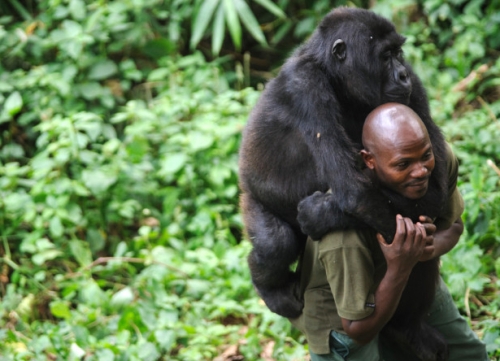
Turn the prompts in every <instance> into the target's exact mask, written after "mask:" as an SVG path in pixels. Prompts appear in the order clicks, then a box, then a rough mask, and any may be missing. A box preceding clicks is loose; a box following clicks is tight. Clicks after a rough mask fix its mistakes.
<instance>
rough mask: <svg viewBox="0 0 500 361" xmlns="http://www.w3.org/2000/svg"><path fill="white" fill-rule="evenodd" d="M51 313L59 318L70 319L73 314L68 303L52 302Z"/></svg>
mask: <svg viewBox="0 0 500 361" xmlns="http://www.w3.org/2000/svg"><path fill="white" fill-rule="evenodd" d="M50 312H51V313H52V314H53V315H54V316H55V317H59V318H64V319H69V318H70V317H71V312H70V310H69V305H68V302H67V301H61V300H58V301H52V302H51V303H50Z"/></svg>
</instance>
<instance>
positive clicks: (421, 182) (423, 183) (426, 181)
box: [406, 178, 429, 188]
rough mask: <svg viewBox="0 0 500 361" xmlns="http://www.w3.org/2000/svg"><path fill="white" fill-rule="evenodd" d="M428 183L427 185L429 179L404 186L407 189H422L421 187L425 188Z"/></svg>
mask: <svg viewBox="0 0 500 361" xmlns="http://www.w3.org/2000/svg"><path fill="white" fill-rule="evenodd" d="M428 183H429V178H425V179H422V180H418V181H413V182H410V183H408V184H407V185H406V186H407V187H414V188H422V187H425V186H427V184H428Z"/></svg>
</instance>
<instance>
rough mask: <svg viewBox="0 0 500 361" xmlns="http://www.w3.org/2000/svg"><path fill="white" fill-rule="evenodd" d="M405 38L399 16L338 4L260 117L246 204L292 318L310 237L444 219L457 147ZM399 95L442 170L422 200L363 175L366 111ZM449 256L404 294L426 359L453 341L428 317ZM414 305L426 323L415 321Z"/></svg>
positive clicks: (248, 162)
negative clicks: (449, 147)
mask: <svg viewBox="0 0 500 361" xmlns="http://www.w3.org/2000/svg"><path fill="white" fill-rule="evenodd" d="M404 42H405V38H404V37H403V36H401V35H400V34H398V33H397V32H396V31H395V28H394V25H393V24H392V23H391V22H389V21H388V20H386V19H385V18H383V17H380V16H378V15H376V14H374V13H373V12H370V11H368V10H362V9H355V8H346V7H343V8H337V9H334V10H333V11H331V12H330V13H329V14H327V15H326V16H325V17H324V18H323V20H322V21H321V23H320V24H319V25H318V27H317V29H316V30H315V32H314V33H313V35H312V36H311V37H310V38H309V40H308V41H306V42H305V43H304V44H303V45H301V46H300V47H299V48H298V49H297V50H296V51H295V52H294V53H293V54H292V55H291V56H290V57H289V58H288V60H287V61H286V62H285V64H284V65H283V67H282V68H281V70H280V72H279V74H278V75H277V77H276V78H274V79H273V80H271V81H270V82H269V83H268V84H266V87H265V90H264V91H263V93H262V95H261V97H260V99H259V101H258V102H257V104H256V106H255V107H254V109H253V110H252V112H251V114H250V117H249V120H248V123H247V125H246V127H245V129H244V131H243V140H242V144H241V148H240V160H239V175H240V179H239V180H240V189H241V199H240V206H241V210H242V213H243V221H244V225H245V231H246V233H247V236H248V238H249V240H250V241H251V242H252V246H253V248H252V251H251V253H250V255H249V257H248V264H249V268H250V272H251V276H252V282H253V284H254V286H255V288H256V290H257V292H258V293H259V295H260V296H261V297H262V299H263V300H264V302H265V303H266V305H267V306H268V307H269V309H270V310H271V311H273V312H275V313H278V314H280V315H282V316H285V317H289V318H294V317H297V316H298V315H299V314H300V313H301V310H302V306H303V304H302V301H301V295H300V294H298V293H299V291H298V286H299V284H298V279H297V278H298V276H297V274H296V273H295V272H294V271H293V270H292V268H293V267H292V266H293V265H294V264H295V262H296V261H297V259H298V258H299V255H300V254H301V251H302V249H303V246H304V243H305V240H306V237H307V236H306V235H310V236H311V237H312V238H313V239H319V238H321V236H323V235H324V234H326V233H328V232H329V231H332V230H334V229H340V228H347V227H358V226H360V225H362V226H365V227H370V228H373V229H375V230H376V231H378V232H380V233H382V235H383V236H384V238H385V239H386V240H389V239H392V238H393V235H394V233H395V229H396V223H395V221H394V220H395V215H396V214H397V213H402V214H403V215H404V216H406V217H410V218H412V219H413V220H414V221H416V220H417V218H418V216H419V215H423V214H424V215H427V216H429V217H431V218H433V217H436V216H438V215H439V213H440V212H441V210H442V204H443V203H444V202H445V199H446V195H447V193H448V187H451V186H454V184H453V185H449V184H448V183H449V182H448V177H447V171H446V143H445V141H444V138H443V135H442V133H441V131H440V129H439V128H438V127H437V125H436V124H435V123H434V122H433V121H432V119H431V116H430V111H429V106H428V100H427V95H426V92H425V89H424V88H423V86H422V84H421V82H420V80H419V79H418V77H417V76H416V75H415V74H414V72H413V71H412V69H411V67H410V65H408V64H407V63H406V62H405V60H404V58H403V53H402V50H401V46H402V45H403V43H404ZM388 102H398V103H402V104H406V105H408V106H409V107H410V108H412V109H413V110H414V111H415V112H416V113H417V114H418V115H419V117H420V118H421V119H422V121H423V122H424V124H425V126H426V127H427V130H428V133H429V136H430V139H431V143H432V146H433V152H434V155H435V160H436V166H435V169H434V172H433V173H432V177H431V182H430V187H429V191H428V192H427V194H426V196H425V197H424V199H422V200H419V202H418V204H415V203H414V202H413V203H412V202H409V201H408V200H406V199H404V198H403V197H399V198H398V197H395V198H391V200H390V201H388V198H387V195H386V194H384V193H383V192H381V191H380V190H379V189H377V188H375V187H374V186H373V185H372V184H371V183H370V181H369V179H368V177H367V176H366V175H365V174H364V173H363V172H362V168H361V164H360V162H359V159H358V156H357V154H358V152H359V150H360V149H361V148H362V145H361V132H362V127H363V123H364V120H365V118H366V116H367V115H368V114H369V113H370V112H371V111H372V110H373V109H374V108H376V107H377V106H379V105H381V104H384V103H388ZM328 190H329V193H325V192H326V191H328ZM298 207H299V209H300V215H301V216H300V217H299V219H298V218H297V215H298ZM401 209H402V210H403V211H401ZM437 262H438V260H435V261H429V262H425V263H424V264H423V265H422V266H420V267H419V268H418V269H416V270H415V273H416V275H415V276H412V278H414V279H415V280H414V281H413V282H412V284H416V285H418V287H419V290H418V291H417V290H416V287H413V291H412V292H410V291H411V288H412V287H410V286H407V288H410V290H409V291H408V292H406V291H405V292H406V293H407V294H408V296H407V297H406V300H407V301H404V300H402V302H401V303H400V305H401V308H402V309H401V310H399V311H398V312H397V315H400V317H399V319H398V320H395V322H393V324H394V325H397V326H398V327H397V328H398V329H400V330H404V329H405V327H406V331H408V330H409V329H411V330H416V331H415V332H416V333H417V335H415V334H408V332H406V331H405V332H406V333H407V335H406V336H404V337H406V339H407V340H408V342H409V343H412V344H416V346H415V348H416V349H426V348H427V353H426V351H425V350H424V351H422V352H423V354H424V355H438V354H445V349H446V343H445V341H444V339H443V338H442V337H441V336H440V335H439V334H437V331H435V330H434V329H429V328H430V326H428V328H426V327H425V325H424V324H423V323H422V322H420V321H421V320H422V317H423V315H424V314H425V312H426V310H428V308H429V307H430V304H431V303H432V299H433V295H434V290H435V288H436V280H437V277H438V274H439V269H438V263H437ZM419 274H420V275H421V276H420V277H419ZM424 275H425V276H424ZM423 289H424V290H425V291H424V290H423ZM410 295H411V296H410ZM415 295H417V296H416V298H414V299H413V298H411V297H415ZM404 297H405V296H403V298H404ZM403 308H404V309H403ZM406 310H409V311H408V312H407V311H406ZM410 312H411V313H412V315H418V317H417V319H416V318H415V317H405V315H408V314H409V313H410ZM395 317H396V315H395ZM410 318H411V320H410ZM412 322H413V323H412ZM410 323H412V326H413V327H412V326H411V325H410ZM417 323H418V327H416V326H415V325H416V324H417ZM411 330H410V331H409V332H410V333H411ZM405 332H403V331H402V333H405ZM426 338H427V340H428V339H430V338H434V339H436V340H438V341H437V342H434V343H432V342H431V343H428V342H426V340H425V339H426ZM427 344H428V345H427ZM426 345H427V346H426ZM429 348H433V349H432V350H429ZM423 357H425V358H424V359H429V360H432V359H435V360H438V359H439V358H437V357H438V356H435V357H434V356H423ZM433 357H434V358H433Z"/></svg>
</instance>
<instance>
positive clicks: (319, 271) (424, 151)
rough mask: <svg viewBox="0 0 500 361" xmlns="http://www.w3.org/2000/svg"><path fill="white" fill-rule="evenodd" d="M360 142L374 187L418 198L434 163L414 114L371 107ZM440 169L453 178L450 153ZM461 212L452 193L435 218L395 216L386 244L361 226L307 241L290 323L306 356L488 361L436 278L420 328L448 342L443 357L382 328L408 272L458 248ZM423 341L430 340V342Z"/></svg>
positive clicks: (393, 313) (393, 319) (395, 107)
mask: <svg viewBox="0 0 500 361" xmlns="http://www.w3.org/2000/svg"><path fill="white" fill-rule="evenodd" d="M363 145H364V149H363V150H361V157H362V159H363V161H364V164H365V165H366V169H365V171H366V173H367V174H368V176H369V178H370V179H371V180H372V182H373V183H374V184H375V185H376V186H377V187H381V188H386V189H387V190H389V191H390V192H396V193H398V194H400V195H401V196H402V197H405V198H407V199H411V200H414V201H418V200H420V199H422V198H423V197H424V196H425V194H426V193H427V192H428V190H429V186H430V179H431V174H432V172H433V171H434V169H435V158H434V153H433V147H432V144H431V142H430V139H429V135H428V133H427V130H426V128H425V125H424V124H423V123H422V121H421V120H420V119H419V117H418V115H417V114H415V112H413V111H412V110H411V109H410V108H408V107H406V106H404V105H401V104H395V103H392V104H385V105H382V106H380V107H378V108H377V109H375V110H374V111H373V112H372V113H370V115H369V116H368V118H367V120H366V122H365V124H364V127H363ZM447 163H448V173H449V174H450V175H451V176H453V174H454V173H455V172H456V170H457V167H458V164H457V161H456V158H454V157H453V155H452V153H451V151H450V152H449V157H448V162H447ZM462 211H463V201H462V198H461V196H460V193H459V192H458V190H457V189H456V188H454V189H452V190H450V192H449V194H448V201H447V202H446V207H445V209H444V212H443V213H442V215H441V216H440V217H438V218H437V219H435V220H432V219H430V218H429V217H427V216H421V217H420V222H416V223H414V222H413V221H412V220H411V219H410V218H407V217H402V216H401V215H399V214H398V215H397V216H396V234H395V236H394V238H393V239H391V241H392V242H390V243H389V242H386V240H385V239H384V238H383V236H382V235H381V234H380V233H378V232H377V231H376V230H374V229H366V228H362V229H349V230H340V231H335V232H333V233H330V234H328V235H326V236H325V237H324V238H323V239H322V240H321V241H320V242H317V241H312V240H311V239H308V240H307V243H306V248H305V252H304V254H303V257H302V259H301V263H300V268H299V269H300V276H301V289H302V292H303V294H304V310H303V313H302V315H301V316H299V317H298V318H296V319H292V320H291V321H292V323H294V324H295V325H296V326H297V327H298V328H299V329H301V330H302V331H303V332H304V333H305V334H306V337H307V339H308V342H309V349H310V351H311V359H312V360H313V361H315V360H324V361H326V360H349V361H351V360H360V361H379V360H381V359H384V360H385V361H402V360H404V361H414V360H415V361H416V360H428V359H433V360H434V359H440V360H450V361H459V360H462V361H472V360H474V361H486V360H487V356H486V349H485V346H484V345H483V344H482V343H481V342H480V341H479V340H478V338H477V336H476V335H475V334H474V332H473V331H472V330H471V329H470V328H469V327H468V325H467V323H466V322H465V320H464V319H463V318H462V317H461V316H460V315H459V313H458V310H457V308H456V306H455V305H454V304H453V301H452V300H451V296H450V294H449V292H448V291H447V289H446V286H445V285H444V283H443V282H442V280H440V279H438V280H434V281H436V282H439V287H438V288H437V290H436V299H435V301H434V303H433V304H432V307H431V310H430V313H429V317H428V320H427V322H428V323H429V324H430V325H432V326H433V327H435V328H436V329H437V330H439V331H440V333H441V334H442V336H443V337H444V339H445V340H446V342H447V343H448V346H449V347H448V351H449V356H448V355H446V354H441V355H421V354H418V352H419V350H414V349H412V348H411V345H408V344H401V343H400V342H399V341H401V340H398V339H396V340H395V339H394V336H395V335H396V334H397V333H393V332H391V333H388V334H387V333H384V332H383V331H384V329H387V327H388V326H392V324H394V323H395V327H396V328H398V327H400V326H401V325H400V324H398V319H397V318H398V315H397V312H398V311H397V310H398V305H399V304H400V300H401V297H402V295H403V291H404V289H405V287H407V283H408V280H409V278H410V275H411V274H412V271H413V270H414V268H415V266H416V265H418V264H422V263H426V262H429V260H436V259H437V257H439V256H440V255H442V254H444V253H446V252H448V251H449V250H450V249H451V248H453V247H454V246H455V244H456V243H457V241H458V239H459V237H460V234H461V233H462V230H463V225H462V222H461V219H460V214H461V213H462ZM433 222H434V223H433ZM436 225H437V229H436ZM431 281H432V280H431ZM379 342H380V345H381V347H379ZM427 342H429V343H431V344H432V343H433V342H434V340H433V339H432V338H429V337H428V338H427Z"/></svg>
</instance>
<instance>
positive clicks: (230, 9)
mask: <svg viewBox="0 0 500 361" xmlns="http://www.w3.org/2000/svg"><path fill="white" fill-rule="evenodd" d="M223 1H224V14H225V15H226V23H227V27H228V28H229V33H230V34H231V38H232V39H233V44H234V46H235V47H236V50H240V49H241V25H240V21H239V20H238V13H237V12H236V8H235V7H234V2H233V1H234V0H223Z"/></svg>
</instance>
